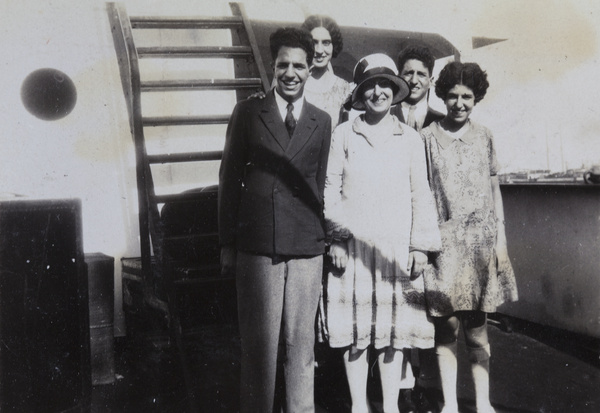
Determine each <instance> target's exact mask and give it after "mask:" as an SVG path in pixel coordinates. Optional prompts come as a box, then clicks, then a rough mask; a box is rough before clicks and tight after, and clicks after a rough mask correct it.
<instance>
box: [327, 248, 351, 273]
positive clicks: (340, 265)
mask: <svg viewBox="0 0 600 413" xmlns="http://www.w3.org/2000/svg"><path fill="white" fill-rule="evenodd" d="M327 254H328V255H329V258H331V262H332V264H333V266H334V267H335V268H336V269H337V270H340V271H342V272H343V271H344V270H345V269H346V264H348V242H347V241H334V242H333V243H332V244H331V246H330V247H329V252H328V253H327Z"/></svg>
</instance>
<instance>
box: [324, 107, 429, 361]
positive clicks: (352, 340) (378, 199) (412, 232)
mask: <svg viewBox="0 0 600 413" xmlns="http://www.w3.org/2000/svg"><path fill="white" fill-rule="evenodd" d="M386 120H387V122H386V123H385V125H384V126H383V127H379V128H376V127H373V126H370V125H368V124H367V123H366V122H364V120H363V117H362V116H361V117H358V118H356V119H355V120H354V121H353V122H345V123H342V124H341V125H339V126H338V127H337V128H336V129H335V131H334V133H333V136H332V146H331V151H330V155H329V164H328V168H327V180H326V183H325V218H326V220H327V221H328V226H331V227H343V228H345V229H347V230H349V231H350V232H351V233H352V234H353V237H352V238H351V239H350V240H349V241H348V250H349V261H348V264H347V266H346V269H345V271H344V272H343V273H342V274H340V273H337V272H336V271H335V270H331V271H330V272H329V273H328V274H327V277H326V287H325V294H324V302H325V317H324V318H325V327H326V330H327V332H328V339H329V345H330V346H331V347H346V346H349V345H355V346H357V347H358V348H359V349H365V348H367V347H368V346H369V345H374V346H375V348H384V347H388V346H393V347H394V348H396V349H402V348H409V347H420V348H426V347H432V346H433V344H434V342H433V333H434V328H433V324H432V323H431V322H430V320H429V319H428V318H427V314H426V310H425V297H424V290H423V288H424V287H423V277H419V278H417V279H416V280H414V281H411V280H410V276H409V272H408V270H407V266H408V257H409V250H410V249H411V248H415V249H419V250H423V251H439V248H440V246H441V240H440V235H439V229H438V226H437V221H436V212H435V206H434V202H433V196H432V194H431V191H430V189H429V185H428V183H427V168H426V163H425V152H424V150H423V149H424V147H423V141H422V140H421V138H420V136H419V134H418V133H417V132H416V131H414V130H412V129H410V128H408V127H406V125H402V124H401V123H400V121H399V120H398V119H397V118H396V117H395V116H391V115H390V116H389V117H388V118H386ZM382 123H384V121H382Z"/></svg>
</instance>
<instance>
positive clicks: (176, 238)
mask: <svg viewBox="0 0 600 413" xmlns="http://www.w3.org/2000/svg"><path fill="white" fill-rule="evenodd" d="M163 239H164V241H165V243H177V242H180V241H188V242H191V241H194V242H195V243H197V244H200V243H208V242H209V241H213V240H214V239H216V240H217V242H216V244H217V245H218V244H219V233H218V232H207V233H204V234H184V235H167V236H165V237H164V238H163Z"/></svg>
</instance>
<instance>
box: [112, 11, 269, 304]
mask: <svg viewBox="0 0 600 413" xmlns="http://www.w3.org/2000/svg"><path fill="white" fill-rule="evenodd" d="M229 5H230V8H231V11H232V14H233V16H231V17H220V18H218V17H217V18H208V17H207V18H204V17H197V18H177V17H165V18H160V17H130V16H128V14H127V12H126V10H125V6H124V5H123V4H122V3H116V2H110V3H107V8H108V12H109V13H108V14H109V19H110V23H111V26H112V27H111V28H112V33H113V41H114V44H115V50H116V52H117V58H118V60H119V70H120V74H121V82H122V86H123V91H124V94H125V99H126V103H127V110H128V113H129V123H130V129H131V133H132V136H133V141H134V146H135V159H136V182H137V187H138V203H139V231H140V250H141V261H142V262H141V264H142V274H148V275H149V277H144V279H143V284H144V299H145V300H148V301H152V300H153V298H152V297H156V295H155V294H154V291H150V289H151V288H154V287H153V285H154V284H153V283H152V282H151V281H152V280H151V279H147V278H153V279H154V281H157V282H159V283H161V282H165V281H166V282H167V283H168V282H169V281H168V280H162V276H163V269H164V268H166V267H165V265H168V263H167V262H164V260H166V259H167V258H165V255H164V254H165V251H164V250H163V245H162V243H163V240H164V233H163V228H162V222H161V217H160V213H159V210H158V204H159V203H160V201H165V200H170V199H173V200H175V198H176V196H175V195H174V196H171V195H166V196H165V195H158V196H157V195H156V193H155V188H154V183H153V177H152V170H151V164H156V163H173V162H189V161H198V160H219V159H220V158H221V156H222V151H213V152H206V153H181V154H166V155H165V154H159V155H148V153H147V149H146V143H145V136H144V127H152V126H180V125H196V124H222V123H227V121H228V119H229V116H230V115H208V116H206V115H205V116H158V117H157V116H155V117H144V116H143V114H142V107H141V93H142V92H155V91H167V90H202V89H214V88H217V87H218V86H221V87H220V89H223V90H237V91H240V90H242V89H246V90H247V89H250V88H252V87H261V86H262V88H263V90H264V91H266V90H268V89H269V88H270V83H269V81H268V79H267V75H266V70H265V67H264V64H263V61H262V57H261V54H260V49H259V48H258V44H257V43H256V38H255V36H254V31H253V29H252V25H251V23H250V21H249V19H248V17H247V16H246V13H245V10H244V8H243V5H242V4H239V3H229ZM134 28H135V29H191V28H193V29H198V28H208V29H217V28H218V29H223V28H226V29H229V30H231V31H232V33H233V31H234V30H237V32H236V33H237V34H238V36H239V41H237V42H236V44H232V46H222V47H219V46H216V47H207V46H191V47H139V48H136V45H135V42H134V36H133V30H134ZM236 39H238V37H236ZM198 52H200V53H209V54H215V55H218V56H219V57H221V58H245V56H249V57H251V58H252V61H253V66H254V68H253V69H252V70H251V71H250V73H251V75H250V76H248V77H246V76H241V77H237V76H236V78H235V79H233V80H222V81H221V80H200V81H193V80H191V81H186V80H174V81H169V80H166V81H145V82H142V81H141V77H140V67H139V59H140V58H142V57H158V56H164V57H193V56H192V55H193V54H195V53H198ZM147 53H150V55H148V54H147ZM205 56H206V54H205ZM256 72H258V73H256ZM212 83H218V85H214V86H212V85H211V84H212ZM238 98H239V97H238ZM152 254H154V258H155V260H156V264H157V265H152ZM151 296H152V297H151ZM149 304H150V305H153V306H155V307H159V308H160V309H162V310H165V312H167V313H168V306H167V303H164V302H160V300H159V301H156V302H149Z"/></svg>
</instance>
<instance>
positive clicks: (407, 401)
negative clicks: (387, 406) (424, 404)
mask: <svg viewBox="0 0 600 413" xmlns="http://www.w3.org/2000/svg"><path fill="white" fill-rule="evenodd" d="M398 406H399V407H400V413H417V406H415V403H414V402H413V392H412V389H400V398H399V400H398Z"/></svg>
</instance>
